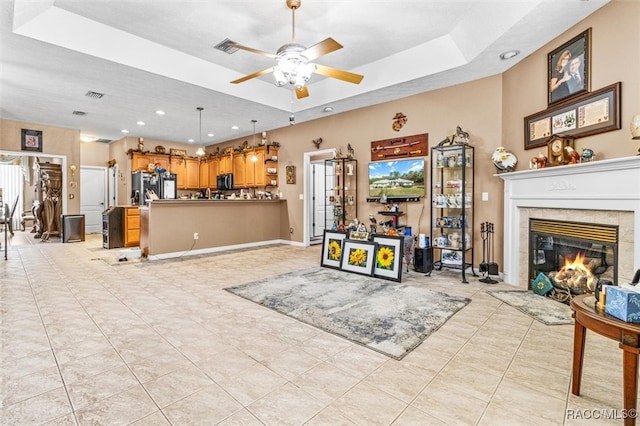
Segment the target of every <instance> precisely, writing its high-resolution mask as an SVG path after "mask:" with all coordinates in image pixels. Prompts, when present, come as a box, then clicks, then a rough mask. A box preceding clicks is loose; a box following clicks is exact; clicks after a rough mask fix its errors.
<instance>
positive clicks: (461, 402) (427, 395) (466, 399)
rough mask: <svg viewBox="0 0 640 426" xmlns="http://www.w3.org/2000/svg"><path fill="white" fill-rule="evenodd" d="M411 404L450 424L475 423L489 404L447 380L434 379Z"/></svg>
mask: <svg viewBox="0 0 640 426" xmlns="http://www.w3.org/2000/svg"><path fill="white" fill-rule="evenodd" d="M411 405H412V406H413V407H415V408H417V409H418V410H420V411H423V412H425V413H427V414H428V415H430V416H433V417H435V418H437V419H438V420H440V421H442V422H445V423H450V424H475V423H476V422H477V421H478V420H479V419H480V417H481V416H482V413H483V411H484V409H485V408H486V406H487V403H486V402H485V401H482V400H481V399H478V398H476V397H474V396H472V395H469V394H466V393H461V392H460V389H459V388H452V387H451V386H449V383H447V382H446V381H438V382H436V381H435V380H434V381H432V382H431V383H430V384H429V386H427V387H426V388H425V389H424V390H423V391H422V392H421V393H420V395H418V396H417V397H416V399H415V400H414V401H413V402H412V403H411Z"/></svg>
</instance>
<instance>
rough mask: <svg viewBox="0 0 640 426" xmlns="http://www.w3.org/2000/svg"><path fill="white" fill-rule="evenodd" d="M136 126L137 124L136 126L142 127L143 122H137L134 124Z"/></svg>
mask: <svg viewBox="0 0 640 426" xmlns="http://www.w3.org/2000/svg"><path fill="white" fill-rule="evenodd" d="M136 124H137V125H138V126H144V121H138V122H136Z"/></svg>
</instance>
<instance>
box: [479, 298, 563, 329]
mask: <svg viewBox="0 0 640 426" xmlns="http://www.w3.org/2000/svg"><path fill="white" fill-rule="evenodd" d="M487 293H489V294H490V295H492V296H493V297H495V298H497V299H499V300H501V301H503V302H504V303H506V304H508V305H510V306H513V307H514V308H516V309H517V310H519V311H520V312H523V313H525V314H527V315H529V316H530V317H531V318H533V319H535V320H538V321H540V322H541V323H543V324H546V325H561V324H573V318H571V313H572V310H571V308H570V307H569V306H568V305H565V304H564V303H560V302H557V301H555V300H553V299H550V298H548V297H545V296H540V295H538V294H535V293H534V292H532V291H521V290H509V291H508V290H505V291H488V292H487Z"/></svg>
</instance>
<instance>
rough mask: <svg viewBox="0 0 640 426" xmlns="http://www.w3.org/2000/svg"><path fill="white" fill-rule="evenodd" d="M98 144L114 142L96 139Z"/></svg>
mask: <svg viewBox="0 0 640 426" xmlns="http://www.w3.org/2000/svg"><path fill="white" fill-rule="evenodd" d="M96 142H100V143H111V142H113V140H112V139H96Z"/></svg>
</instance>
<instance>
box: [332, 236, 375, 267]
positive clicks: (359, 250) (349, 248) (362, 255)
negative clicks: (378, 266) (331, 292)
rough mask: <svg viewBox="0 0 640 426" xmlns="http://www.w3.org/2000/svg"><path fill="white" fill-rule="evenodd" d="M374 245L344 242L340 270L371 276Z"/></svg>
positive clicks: (352, 241)
mask: <svg viewBox="0 0 640 426" xmlns="http://www.w3.org/2000/svg"><path fill="white" fill-rule="evenodd" d="M375 255H376V243H372V242H370V241H357V240H344V244H343V246H342V262H341V264H340V269H342V270H343V271H347V272H355V273H356V274H362V275H372V274H373V266H374V264H375V261H376V260H375Z"/></svg>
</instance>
